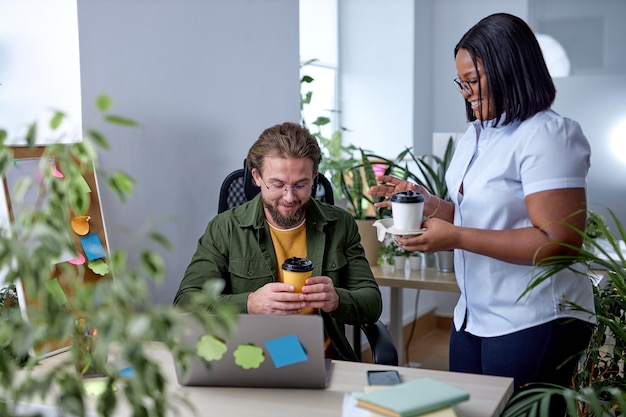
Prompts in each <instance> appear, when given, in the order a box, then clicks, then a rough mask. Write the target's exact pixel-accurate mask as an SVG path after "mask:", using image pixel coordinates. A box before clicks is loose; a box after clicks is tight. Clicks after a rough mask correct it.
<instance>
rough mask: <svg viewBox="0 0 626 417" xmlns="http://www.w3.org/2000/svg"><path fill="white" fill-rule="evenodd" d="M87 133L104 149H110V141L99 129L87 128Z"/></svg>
mask: <svg viewBox="0 0 626 417" xmlns="http://www.w3.org/2000/svg"><path fill="white" fill-rule="evenodd" d="M87 135H89V137H90V138H91V139H92V140H93V141H94V142H96V144H98V145H99V146H100V147H101V148H102V149H106V150H108V149H110V146H109V141H108V140H107V139H106V138H105V137H104V135H103V134H102V133H100V132H98V131H97V130H94V129H89V130H87Z"/></svg>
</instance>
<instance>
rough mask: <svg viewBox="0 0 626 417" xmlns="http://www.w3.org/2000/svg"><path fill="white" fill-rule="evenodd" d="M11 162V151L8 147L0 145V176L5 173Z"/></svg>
mask: <svg viewBox="0 0 626 417" xmlns="http://www.w3.org/2000/svg"><path fill="white" fill-rule="evenodd" d="M12 163H13V152H11V150H10V149H9V148H5V147H0V176H3V175H5V174H6V172H7V169H9V167H10V166H11V164H12Z"/></svg>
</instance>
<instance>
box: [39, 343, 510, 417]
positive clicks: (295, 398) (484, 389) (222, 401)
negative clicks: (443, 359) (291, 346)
mask: <svg viewBox="0 0 626 417" xmlns="http://www.w3.org/2000/svg"><path fill="white" fill-rule="evenodd" d="M148 351H149V354H150V355H151V356H152V357H153V358H154V359H155V360H156V361H158V363H160V365H161V369H162V371H163V373H164V374H165V376H166V378H167V380H168V383H169V384H168V385H169V386H168V389H170V390H171V391H172V392H173V393H176V394H179V395H182V396H183V397H184V398H186V399H187V400H189V402H190V403H191V404H193V405H194V406H195V407H196V414H194V413H193V412H192V411H191V410H189V409H187V408H185V406H184V405H182V404H179V405H178V406H177V407H176V408H175V409H171V410H170V412H169V415H170V416H172V417H188V416H189V417H191V416H208V415H211V416H237V417H245V416H254V417H265V416H267V417H276V416H299V417H308V416H316V417H320V416H324V417H325V416H329V417H331V416H333V417H341V415H342V403H343V398H344V394H345V393H351V392H362V391H363V388H364V386H365V385H366V384H367V382H366V376H365V371H366V370H368V369H397V370H398V372H400V375H401V376H402V378H403V380H404V381H410V380H413V379H416V378H422V377H428V378H433V379H437V380H440V381H442V382H446V383H449V384H451V385H454V386H456V387H458V388H461V389H464V390H466V391H468V392H469V393H470V399H469V401H465V402H463V403H460V404H459V406H458V410H459V412H460V414H461V415H463V416H464V417H488V416H493V417H495V416H499V415H500V413H501V412H502V410H503V408H504V406H505V405H506V402H507V401H508V399H509V397H510V396H511V393H512V391H513V380H512V379H511V378H502V377H493V376H485V375H473V374H461V373H452V372H443V371H433V370H426V369H415V368H405V367H390V366H383V365H374V364H369V363H359V362H342V361H333V364H332V368H331V378H330V385H329V387H328V388H327V389H324V390H321V389H320V390H309V389H267V388H264V389H261V388H208V387H207V388H205V387H202V388H200V387H182V386H180V385H178V383H177V382H176V374H175V370H174V363H173V360H172V356H171V355H170V354H169V353H168V352H167V351H166V350H165V349H164V348H163V346H162V345H161V344H160V343H157V342H154V343H150V344H149V345H148ZM67 354H68V353H67V352H66V353H62V354H60V355H57V356H53V357H50V358H48V359H45V360H44V361H43V362H42V364H41V365H39V367H38V369H37V372H45V371H46V369H50V367H51V365H53V364H54V363H58V361H60V360H61V358H62V357H63V355H67ZM170 397H172V396H170ZM93 398H94V397H90V399H92V401H91V402H90V404H89V405H90V406H93V404H92V403H93V402H94V401H93ZM121 407H122V409H120V410H118V411H116V412H115V414H114V415H115V416H119V417H126V416H129V415H131V413H130V410H128V408H124V405H123V404H122V405H121Z"/></svg>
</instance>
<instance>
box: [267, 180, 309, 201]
mask: <svg viewBox="0 0 626 417" xmlns="http://www.w3.org/2000/svg"><path fill="white" fill-rule="evenodd" d="M261 181H262V182H263V185H265V188H267V192H268V193H269V194H270V196H271V197H280V196H282V195H283V194H285V193H286V192H287V190H291V192H292V193H294V194H295V195H297V196H303V195H305V194H306V193H307V192H311V189H312V186H311V184H308V183H304V184H296V185H287V184H283V183H282V182H277V183H274V184H270V185H267V184H266V183H265V180H263V178H261Z"/></svg>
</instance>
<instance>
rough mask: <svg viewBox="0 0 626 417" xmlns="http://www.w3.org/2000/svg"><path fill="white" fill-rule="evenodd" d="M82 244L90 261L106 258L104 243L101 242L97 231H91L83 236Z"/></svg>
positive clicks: (81, 238)
mask: <svg viewBox="0 0 626 417" xmlns="http://www.w3.org/2000/svg"><path fill="white" fill-rule="evenodd" d="M80 244H81V245H83V250H84V251H85V256H86V257H87V259H89V260H90V261H92V260H94V259H100V258H104V257H105V256H106V253H105V251H104V248H103V247H102V243H100V239H99V238H98V235H97V234H96V233H89V234H86V235H84V236H81V237H80Z"/></svg>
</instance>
